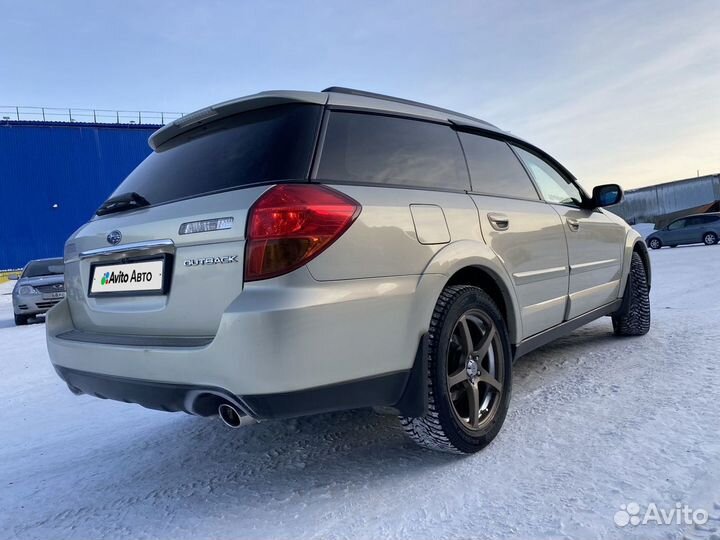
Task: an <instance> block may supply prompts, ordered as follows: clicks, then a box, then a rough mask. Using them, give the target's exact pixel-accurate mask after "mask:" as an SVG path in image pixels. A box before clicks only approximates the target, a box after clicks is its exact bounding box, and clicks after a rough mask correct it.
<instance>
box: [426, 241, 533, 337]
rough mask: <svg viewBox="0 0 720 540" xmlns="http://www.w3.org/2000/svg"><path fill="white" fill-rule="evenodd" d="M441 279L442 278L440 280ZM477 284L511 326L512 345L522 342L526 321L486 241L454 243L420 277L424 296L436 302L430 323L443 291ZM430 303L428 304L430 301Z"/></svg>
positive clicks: (439, 253) (500, 264)
mask: <svg viewBox="0 0 720 540" xmlns="http://www.w3.org/2000/svg"><path fill="white" fill-rule="evenodd" d="M438 277H440V278H441V279H436V278H438ZM460 284H462V285H474V286H476V287H480V288H481V289H483V290H485V292H487V293H488V294H489V295H490V297H491V298H492V299H493V300H494V301H495V303H496V304H497V305H498V308H499V309H500V312H501V313H502V315H503V317H504V319H505V322H506V324H507V327H508V334H509V335H510V341H511V343H512V344H516V343H518V342H519V341H520V340H521V339H522V320H521V317H520V310H519V307H518V302H517V296H516V293H515V289H514V287H513V284H512V281H511V279H510V276H509V275H508V273H507V271H506V270H505V267H504V266H503V264H502V263H501V261H500V260H499V259H498V257H497V256H496V255H495V253H494V252H493V251H492V250H490V248H489V247H488V246H487V245H486V244H484V243H483V242H478V241H473V240H461V241H458V242H454V243H452V244H450V245H448V246H446V247H445V248H443V249H441V250H440V251H439V252H437V253H436V254H435V256H434V257H433V259H432V260H431V261H430V262H429V264H428V265H427V267H426V268H425V271H424V272H423V275H422V276H421V278H420V283H419V285H418V288H419V289H421V290H426V289H430V290H429V291H426V292H427V294H424V295H421V296H422V297H425V298H431V299H432V302H431V303H432V306H431V307H429V310H427V308H426V307H425V306H423V307H424V308H425V309H424V310H423V312H425V311H427V317H426V319H427V324H428V325H429V323H430V318H431V316H432V310H433V309H434V308H435V303H436V302H437V300H438V298H439V297H440V294H441V292H442V291H443V289H444V288H445V287H447V286H448V285H460ZM426 303H427V302H426Z"/></svg>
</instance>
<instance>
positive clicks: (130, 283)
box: [90, 259, 165, 296]
mask: <svg viewBox="0 0 720 540" xmlns="http://www.w3.org/2000/svg"><path fill="white" fill-rule="evenodd" d="M164 266H165V260H164V259H158V260H155V261H142V262H136V263H127V264H104V265H102V266H94V267H93V269H92V275H91V278H90V295H91V296H101V295H105V294H122V295H126V296H130V295H134V294H164V292H165V291H164V283H165V279H164V276H163V272H164V271H165V269H164Z"/></svg>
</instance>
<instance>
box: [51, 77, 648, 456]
mask: <svg viewBox="0 0 720 540" xmlns="http://www.w3.org/2000/svg"><path fill="white" fill-rule="evenodd" d="M150 146H151V147H152V148H153V150H154V151H153V152H152V153H151V155H150V156H149V157H148V158H147V159H146V160H145V161H144V162H143V163H141V164H140V165H139V166H138V167H137V169H135V170H134V171H133V172H132V173H131V174H130V175H129V176H128V177H127V179H126V180H125V181H124V182H122V184H121V185H120V186H119V187H118V188H117V190H116V191H115V192H114V193H113V194H112V195H111V197H110V198H109V199H108V200H107V201H106V202H105V203H104V204H103V205H102V206H101V207H100V208H99V209H98V211H97V215H96V216H95V217H94V218H93V219H92V220H91V221H90V222H89V223H87V224H86V225H84V226H83V227H81V228H80V229H79V230H78V231H77V232H76V233H75V234H74V235H73V236H72V237H71V238H70V239H69V240H68V241H67V244H66V246H65V284H66V288H67V298H66V299H65V300H63V301H62V302H60V303H59V304H58V305H57V306H56V307H54V308H53V309H52V310H51V311H50V313H49V315H48V318H47V341H48V349H49V352H50V357H51V359H52V362H53V364H54V366H55V369H56V370H57V373H58V374H59V376H60V377H61V378H62V379H63V380H65V381H66V383H67V385H68V386H69V388H70V390H71V391H73V392H75V393H77V394H81V393H84V394H90V395H94V396H97V397H101V398H108V399H114V400H120V401H125V402H132V403H138V404H140V405H143V406H146V407H150V408H154V409H161V410H166V411H186V412H189V413H192V414H196V415H200V416H212V415H219V416H220V418H221V419H222V420H223V421H224V422H225V423H226V424H227V425H229V426H232V427H237V426H239V425H241V424H243V423H244V422H245V419H244V417H249V418H250V419H255V420H265V419H277V418H288V417H293V416H300V415H307V414H314V413H319V412H327V411H337V410H344V409H353V408H360V407H373V408H375V410H377V411H379V412H383V413H386V414H394V415H397V416H399V417H400V422H401V423H402V425H403V426H404V428H405V430H406V431H407V433H408V434H409V435H410V437H412V438H413V439H414V440H415V441H417V442H418V443H420V444H421V445H424V446H426V447H429V448H433V449H437V450H444V451H449V452H456V453H468V452H475V451H477V450H479V449H481V448H482V447H484V446H485V445H487V444H488V443H489V442H490V441H491V440H492V439H493V438H494V437H495V436H496V435H497V433H498V432H499V430H500V428H501V426H502V424H503V421H504V419H505V416H506V413H507V410H508V405H509V402H510V394H511V384H512V366H513V360H514V359H516V358H518V357H519V356H522V355H523V354H526V353H527V352H528V351H531V350H533V349H534V348H536V347H539V346H541V345H543V344H546V343H548V342H549V341H551V340H553V339H555V338H557V337H559V336H562V335H564V334H567V333H568V332H570V331H572V330H573V329H575V328H577V327H579V326H581V325H584V324H586V323H588V322H590V321H592V320H594V319H597V318H599V317H602V316H611V317H612V323H613V327H614V331H615V333H616V334H618V335H621V336H637V335H642V334H645V333H646V332H647V331H648V329H649V325H650V306H649V299H648V291H649V288H650V261H649V258H648V253H647V249H646V246H645V243H644V242H643V240H642V238H641V237H640V235H639V234H638V233H636V232H635V231H633V230H632V229H631V228H630V227H628V226H627V225H626V223H625V222H624V221H623V220H622V219H620V218H618V217H617V216H615V215H613V214H612V213H610V212H607V211H606V210H604V209H603V207H605V206H610V205H613V204H615V203H617V202H619V201H620V200H621V199H622V190H621V189H620V187H619V186H617V185H604V186H599V187H596V188H595V189H594V191H593V193H592V195H587V194H586V193H585V192H584V191H583V190H582V189H581V188H580V186H579V185H578V184H577V182H576V180H575V178H574V177H573V176H572V174H570V173H569V172H568V171H567V170H566V169H565V168H564V167H563V166H562V165H561V164H560V163H558V162H557V161H556V160H555V159H553V158H552V157H550V156H549V155H548V154H546V153H545V152H543V151H542V150H540V149H539V148H537V147H535V146H533V145H532V144H530V143H528V142H526V141H524V140H522V139H519V138H517V137H515V136H514V135H511V134H509V133H507V132H505V131H502V130H501V129H498V128H497V127H495V126H493V125H491V124H489V123H487V122H484V121H482V120H478V119H475V118H472V117H469V116H465V115H463V114H459V113H455V112H452V111H448V110H445V109H441V108H437V107H432V106H429V105H424V104H421V103H416V102H411V101H407V100H403V99H398V98H393V97H388V96H383V95H378V94H372V93H368V92H362V91H358V90H351V89H346V88H338V87H333V88H328V89H327V90H324V91H322V92H285V91H282V92H263V93H260V94H256V95H252V96H248V97H244V98H240V99H237V100H233V101H228V102H225V103H221V104H219V105H215V106H212V107H208V108H206V109H202V110H199V111H197V112H195V113H193V114H190V115H187V116H185V117H183V118H181V119H179V120H177V121H175V122H173V123H171V124H169V125H167V126H165V127H163V128H162V129H160V130H158V131H157V132H156V133H154V134H153V135H152V136H151V138H150Z"/></svg>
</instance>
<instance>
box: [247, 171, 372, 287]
mask: <svg viewBox="0 0 720 540" xmlns="http://www.w3.org/2000/svg"><path fill="white" fill-rule="evenodd" d="M360 210H361V206H360V204H359V203H358V202H357V201H355V200H353V199H351V198H350V197H348V196H347V195H344V194H342V193H340V192H339V191H335V190H334V189H330V188H328V187H326V186H319V185H311V184H282V185H279V186H275V187H273V188H271V189H269V190H268V191H266V192H265V193H264V194H263V195H262V196H261V197H260V198H259V199H258V200H257V201H256V202H255V204H254V205H253V206H252V208H251V209H250V213H249V216H248V228H247V248H246V252H245V281H257V280H259V279H267V278H271V277H275V276H279V275H282V274H286V273H288V272H290V271H292V270H295V269H296V268H299V267H300V266H303V265H304V264H307V263H308V262H309V261H310V260H311V259H312V258H313V257H316V256H317V255H319V254H320V253H322V252H323V251H324V250H325V249H327V248H328V247H329V246H330V245H331V244H332V243H333V242H334V241H335V240H337V239H338V238H339V237H340V236H341V235H342V234H343V233H344V232H345V231H346V230H347V229H348V227H350V225H352V223H353V221H355V218H357V217H358V215H360Z"/></svg>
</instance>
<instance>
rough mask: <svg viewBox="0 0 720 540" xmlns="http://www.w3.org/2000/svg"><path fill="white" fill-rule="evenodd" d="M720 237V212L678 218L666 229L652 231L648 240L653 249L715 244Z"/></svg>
mask: <svg viewBox="0 0 720 540" xmlns="http://www.w3.org/2000/svg"><path fill="white" fill-rule="evenodd" d="M718 238H720V212H711V213H707V214H695V215H691V216H685V217H682V218H679V219H676V220H675V221H673V222H672V223H670V224H669V225H668V226H667V227H665V228H664V229H660V230H657V231H654V232H653V233H651V234H650V235H649V236H648V237H647V239H646V242H647V244H648V246H650V247H651V248H653V249H660V248H661V247H663V246H670V247H677V246H679V245H681V244H701V243H702V244H705V245H706V246H713V245H715V244H717V243H718Z"/></svg>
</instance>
